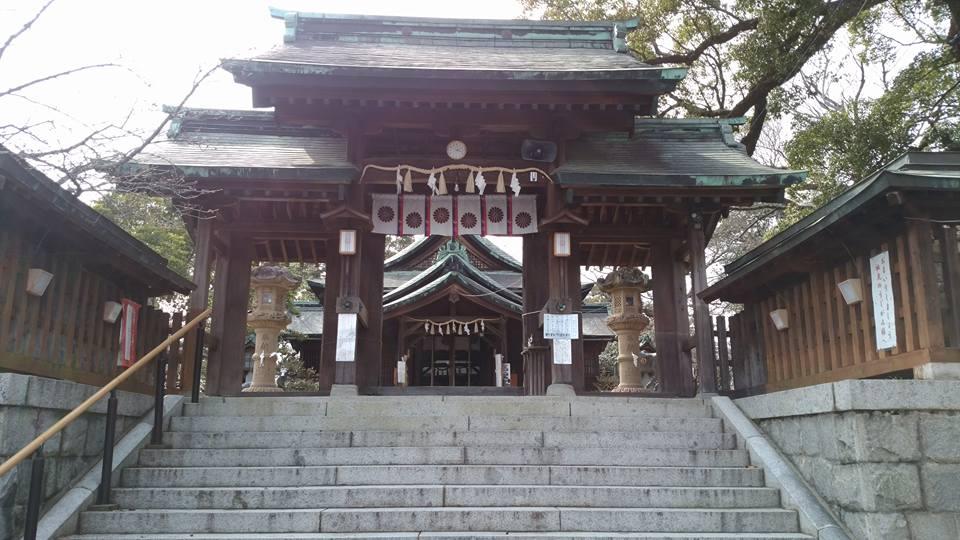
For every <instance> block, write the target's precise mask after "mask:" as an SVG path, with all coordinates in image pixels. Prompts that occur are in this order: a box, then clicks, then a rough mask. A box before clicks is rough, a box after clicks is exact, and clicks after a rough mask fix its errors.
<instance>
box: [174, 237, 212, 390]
mask: <svg viewBox="0 0 960 540" xmlns="http://www.w3.org/2000/svg"><path fill="white" fill-rule="evenodd" d="M212 236H213V220H212V219H204V218H199V219H198V220H197V231H196V246H195V251H196V260H195V262H194V266H193V282H194V283H195V284H196V286H197V288H196V289H194V290H193V291H191V292H190V300H189V302H188V304H187V318H186V320H185V321H183V322H184V324H186V323H187V322H190V321H192V320H193V319H195V318H196V317H197V315H199V314H200V313H202V312H203V310H205V309H207V303H208V302H209V300H210V266H211V263H212V262H213V258H214V254H213V246H212ZM204 328H210V322H209V319H208V320H207V322H206V323H205V324H204ZM198 337H199V333H198V332H196V331H194V332H190V333H189V334H187V337H186V338H185V339H184V343H183V355H182V357H181V359H182V362H181V366H182V369H181V373H180V380H181V381H183V383H182V384H181V386H180V388H181V389H182V390H183V393H184V394H189V393H190V392H191V391H192V390H193V385H194V383H195V382H196V384H199V381H194V380H193V364H194V362H195V361H196V358H197V344H198Z"/></svg>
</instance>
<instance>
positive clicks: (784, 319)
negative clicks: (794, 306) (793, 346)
mask: <svg viewBox="0 0 960 540" xmlns="http://www.w3.org/2000/svg"><path fill="white" fill-rule="evenodd" d="M770 320H772V321H773V326H775V327H776V328H777V330H786V329H787V328H790V315H789V314H788V313H787V310H785V309H783V308H780V309H775V310H773V311H771V312H770Z"/></svg>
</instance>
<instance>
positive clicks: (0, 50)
mask: <svg viewBox="0 0 960 540" xmlns="http://www.w3.org/2000/svg"><path fill="white" fill-rule="evenodd" d="M54 2H56V0H48V1H47V3H46V4H44V5H43V6H41V7H40V9H38V10H37V12H36V13H34V14H33V17H32V18H31V19H30V20H29V21H27V22H26V23H25V24H24V25H23V26H22V27H21V28H20V29H19V30H17V31H16V32H14V33H12V34H10V35H9V36H8V37H7V40H6V41H5V42H4V43H3V45H2V46H0V58H3V53H5V52H7V48H8V47H10V44H11V43H13V42H14V41H15V40H16V39H17V38H18V37H20V36H21V35H23V34H24V32H26V31H27V30H29V29H30V28H31V27H32V26H33V25H34V23H36V22H37V20H38V19H40V17H41V16H42V15H43V13H44V12H45V11H47V8H48V7H50V5H51V4H53V3H54Z"/></svg>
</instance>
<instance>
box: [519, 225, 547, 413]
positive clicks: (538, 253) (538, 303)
mask: <svg viewBox="0 0 960 540" xmlns="http://www.w3.org/2000/svg"><path fill="white" fill-rule="evenodd" d="M549 236H550V235H549V234H548V233H546V232H538V233H536V234H528V235H525V236H524V237H523V313H524V314H525V315H524V316H523V320H522V325H521V326H522V329H521V333H522V335H521V349H520V350H521V351H522V355H523V386H524V393H525V394H527V395H543V394H544V393H546V391H547V386H548V385H549V384H550V370H549V369H548V365H549V364H547V365H544V364H545V363H547V362H549V361H550V360H549V358H547V357H546V356H547V355H546V354H545V351H544V347H545V346H546V343H545V341H544V339H543V332H542V331H541V330H540V313H539V311H540V310H541V309H542V308H543V306H544V304H546V303H547V298H548V291H547V280H545V279H544V276H545V275H546V273H547V259H546V257H544V256H543V254H544V253H545V252H546V251H547V246H548V245H549V243H548V239H549Z"/></svg>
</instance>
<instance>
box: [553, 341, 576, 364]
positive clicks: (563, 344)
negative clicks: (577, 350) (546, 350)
mask: <svg viewBox="0 0 960 540" xmlns="http://www.w3.org/2000/svg"><path fill="white" fill-rule="evenodd" d="M553 363H554V364H558V365H562V364H572V363H573V347H571V345H570V340H569V339H555V340H553Z"/></svg>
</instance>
